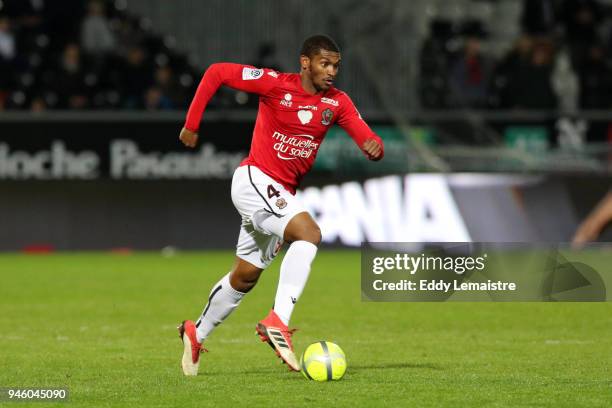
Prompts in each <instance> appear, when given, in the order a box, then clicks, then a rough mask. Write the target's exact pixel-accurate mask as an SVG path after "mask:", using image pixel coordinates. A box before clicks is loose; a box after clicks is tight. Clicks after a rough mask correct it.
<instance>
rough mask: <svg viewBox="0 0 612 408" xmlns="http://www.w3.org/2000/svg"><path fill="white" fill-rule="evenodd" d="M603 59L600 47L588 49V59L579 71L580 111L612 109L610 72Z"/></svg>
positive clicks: (594, 45) (592, 46) (595, 46)
mask: <svg viewBox="0 0 612 408" xmlns="http://www.w3.org/2000/svg"><path fill="white" fill-rule="evenodd" d="M604 57H605V55H604V49H603V47H602V46H601V45H599V44H593V45H591V46H590V47H589V49H588V57H587V59H586V61H585V62H584V64H583V65H582V66H581V68H580V71H579V76H580V90H581V92H580V108H582V109H609V108H612V70H611V69H610V67H609V66H608V64H607V63H606V60H605V58H604Z"/></svg>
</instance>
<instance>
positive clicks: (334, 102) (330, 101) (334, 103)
mask: <svg viewBox="0 0 612 408" xmlns="http://www.w3.org/2000/svg"><path fill="white" fill-rule="evenodd" d="M321 102H323V103H326V104H328V105H332V106H338V105H339V103H338V101H337V100H335V99H331V98H321Z"/></svg>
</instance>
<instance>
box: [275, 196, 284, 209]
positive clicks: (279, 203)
mask: <svg viewBox="0 0 612 408" xmlns="http://www.w3.org/2000/svg"><path fill="white" fill-rule="evenodd" d="M275 204H276V206H277V207H278V208H279V210H282V209H283V208H285V207H286V206H287V201H285V199H284V198H279V199H278V200H276V203H275Z"/></svg>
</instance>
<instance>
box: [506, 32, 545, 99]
mask: <svg viewBox="0 0 612 408" xmlns="http://www.w3.org/2000/svg"><path fill="white" fill-rule="evenodd" d="M553 56H554V47H553V44H552V42H551V41H550V40H547V39H539V40H536V41H534V43H533V47H532V50H531V52H530V54H529V59H528V61H527V63H525V64H524V63H522V62H521V63H519V64H516V65H514V67H513V69H512V70H511V71H509V72H508V74H507V75H508V77H507V79H508V87H507V92H506V95H505V97H506V98H507V100H506V101H505V106H506V107H509V108H514V109H556V108H557V97H556V95H555V93H554V91H553V88H552V83H551V79H552V78H551V76H552V70H553Z"/></svg>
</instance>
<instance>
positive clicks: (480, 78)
mask: <svg viewBox="0 0 612 408" xmlns="http://www.w3.org/2000/svg"><path fill="white" fill-rule="evenodd" d="M491 73H492V63H491V61H490V60H489V58H488V57H487V56H485V55H484V54H483V53H482V44H481V39H480V37H479V36H477V35H473V34H472V35H469V36H468V38H467V39H466V40H465V47H464V49H463V52H462V53H461V54H460V55H459V56H458V57H457V59H456V60H455V62H454V63H453V65H452V67H451V71H450V78H449V82H450V85H451V89H452V97H453V99H454V105H455V106H461V107H471V108H484V107H485V106H486V105H487V99H488V87H489V82H490V78H491Z"/></svg>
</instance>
